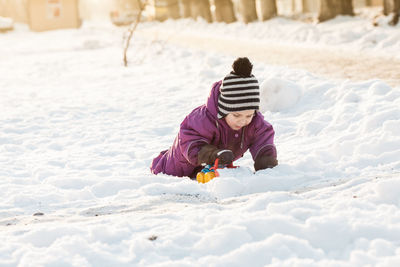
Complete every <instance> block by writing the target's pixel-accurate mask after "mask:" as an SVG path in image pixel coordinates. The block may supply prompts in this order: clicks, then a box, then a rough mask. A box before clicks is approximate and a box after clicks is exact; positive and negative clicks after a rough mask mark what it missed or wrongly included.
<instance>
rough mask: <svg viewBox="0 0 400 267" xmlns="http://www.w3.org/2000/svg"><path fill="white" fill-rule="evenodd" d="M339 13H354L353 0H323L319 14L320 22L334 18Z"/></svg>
mask: <svg viewBox="0 0 400 267" xmlns="http://www.w3.org/2000/svg"><path fill="white" fill-rule="evenodd" d="M337 15H351V16H353V15H354V10H353V3H352V0H321V5H320V9H319V14H318V20H319V21H320V22H323V21H326V20H329V19H333V18H334V17H336V16H337Z"/></svg>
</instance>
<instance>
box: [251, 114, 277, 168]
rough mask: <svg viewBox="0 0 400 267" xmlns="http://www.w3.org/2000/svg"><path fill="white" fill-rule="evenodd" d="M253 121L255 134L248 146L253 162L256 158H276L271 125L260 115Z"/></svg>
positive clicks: (273, 133) (273, 132)
mask: <svg viewBox="0 0 400 267" xmlns="http://www.w3.org/2000/svg"><path fill="white" fill-rule="evenodd" d="M254 119H256V121H255V133H254V138H253V142H252V144H251V145H250V153H251V155H252V157H253V160H256V158H257V157H258V156H261V155H265V156H273V157H276V156H277V152H276V147H275V144H274V135H275V131H274V129H273V127H272V125H271V124H269V123H268V122H266V121H265V120H264V117H263V116H262V115H261V113H258V114H257V116H256V117H255V118H254Z"/></svg>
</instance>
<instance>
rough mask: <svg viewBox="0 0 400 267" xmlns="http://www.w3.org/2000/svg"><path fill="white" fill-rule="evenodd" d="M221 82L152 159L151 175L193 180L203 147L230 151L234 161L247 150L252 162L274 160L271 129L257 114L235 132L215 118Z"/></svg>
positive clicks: (272, 132) (274, 150)
mask: <svg viewBox="0 0 400 267" xmlns="http://www.w3.org/2000/svg"><path fill="white" fill-rule="evenodd" d="M221 83H222V81H219V82H216V83H214V84H213V87H212V89H211V92H210V95H209V97H208V100H207V104H206V105H202V106H200V107H197V108H195V109H194V110H193V111H192V112H191V113H190V114H189V115H188V116H186V118H185V119H184V120H183V122H182V123H181V126H180V130H179V133H178V136H177V137H176V138H175V141H174V143H173V145H172V147H170V148H169V149H168V150H164V151H162V152H161V153H160V154H159V155H158V156H157V157H156V158H154V159H153V162H152V164H151V167H150V169H151V171H152V173H154V174H157V173H160V172H161V173H165V174H169V175H175V176H189V177H194V175H195V173H194V172H195V171H196V172H197V171H198V170H199V166H200V164H199V163H198V159H197V154H198V152H199V151H200V149H201V148H202V146H204V145H206V144H211V145H214V146H216V147H217V148H221V149H230V150H232V152H233V154H234V155H235V158H234V160H237V159H239V158H240V157H242V156H243V154H244V153H245V152H246V151H247V149H250V153H251V155H252V157H253V160H255V159H256V158H257V157H259V156H261V155H266V156H274V157H276V148H275V145H274V134H275V132H274V129H273V128H272V125H271V124H269V123H268V122H266V121H265V120H264V117H263V115H262V114H261V113H260V112H258V111H257V112H256V114H255V116H254V117H253V119H252V121H251V122H250V124H249V125H247V126H245V127H243V128H242V129H240V130H239V131H235V130H233V129H232V128H230V127H229V125H228V124H227V123H226V121H225V119H224V118H222V119H218V117H217V114H218V96H219V94H220V90H219V89H220V86H221Z"/></svg>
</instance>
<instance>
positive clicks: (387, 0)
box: [383, 0, 400, 16]
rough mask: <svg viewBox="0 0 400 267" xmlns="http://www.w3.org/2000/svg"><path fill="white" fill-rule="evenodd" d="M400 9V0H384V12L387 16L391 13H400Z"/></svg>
mask: <svg viewBox="0 0 400 267" xmlns="http://www.w3.org/2000/svg"><path fill="white" fill-rule="evenodd" d="M399 11H400V0H384V1H383V14H384V15H385V16H387V15H389V14H390V13H399Z"/></svg>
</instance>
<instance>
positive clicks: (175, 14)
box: [167, 0, 181, 19]
mask: <svg viewBox="0 0 400 267" xmlns="http://www.w3.org/2000/svg"><path fill="white" fill-rule="evenodd" d="M167 17H168V18H169V19H179V18H180V17H181V15H180V11H179V2H178V0H167Z"/></svg>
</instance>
